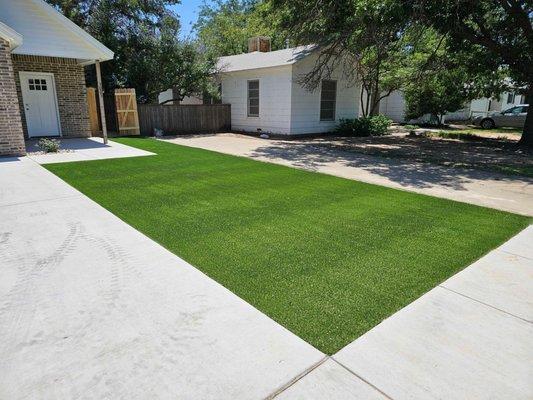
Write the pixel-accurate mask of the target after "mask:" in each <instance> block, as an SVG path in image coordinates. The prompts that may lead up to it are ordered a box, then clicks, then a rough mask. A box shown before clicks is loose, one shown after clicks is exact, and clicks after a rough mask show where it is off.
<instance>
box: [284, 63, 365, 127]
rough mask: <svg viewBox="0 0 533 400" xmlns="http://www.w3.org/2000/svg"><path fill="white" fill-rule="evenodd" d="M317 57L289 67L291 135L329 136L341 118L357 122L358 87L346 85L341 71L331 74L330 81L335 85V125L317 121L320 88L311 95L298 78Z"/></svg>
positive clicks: (331, 122)
mask: <svg viewBox="0 0 533 400" xmlns="http://www.w3.org/2000/svg"><path fill="white" fill-rule="evenodd" d="M316 57H317V56H308V57H306V58H305V59H303V60H302V61H299V62H298V63H296V64H294V65H293V67H292V85H291V86H292V102H291V104H292V105H291V134H294V135H299V134H312V133H325V132H331V131H332V130H333V129H334V128H335V126H336V125H337V124H338V122H339V120H340V119H341V118H357V116H358V113H359V108H358V104H359V102H358V98H359V87H355V86H352V85H350V84H349V82H348V80H347V79H346V78H345V77H344V76H343V74H342V73H341V71H334V72H333V73H332V76H331V79H333V80H336V81H337V102H336V107H335V121H320V88H317V89H316V90H315V91H313V92H310V91H308V90H307V89H305V88H304V87H302V86H301V85H300V84H299V83H298V82H297V80H298V78H299V77H301V76H302V75H305V74H306V73H307V72H309V71H310V70H311V69H312V68H313V65H314V63H315V60H316Z"/></svg>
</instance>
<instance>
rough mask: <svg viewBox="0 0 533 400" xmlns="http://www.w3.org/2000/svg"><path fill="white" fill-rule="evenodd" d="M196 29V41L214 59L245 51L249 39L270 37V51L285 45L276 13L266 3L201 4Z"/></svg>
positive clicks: (226, 1) (237, 0)
mask: <svg viewBox="0 0 533 400" xmlns="http://www.w3.org/2000/svg"><path fill="white" fill-rule="evenodd" d="M194 28H195V30H196V32H197V36H198V42H199V43H200V44H201V46H203V47H204V48H205V49H206V50H207V52H208V53H209V54H211V55H213V56H216V57H220V56H228V55H234V54H241V53H245V52H247V51H248V39H249V38H251V37H254V36H269V37H270V38H271V39H272V50H279V49H281V48H283V47H284V46H285V39H286V36H285V35H284V33H283V32H282V31H281V29H280V28H279V14H278V12H277V10H276V9H275V8H274V7H273V6H272V4H271V3H270V2H268V1H260V0H217V1H216V2H215V3H214V4H207V3H206V4H204V5H203V6H202V8H201V10H200V15H199V18H198V21H197V23H196V24H195V27H194Z"/></svg>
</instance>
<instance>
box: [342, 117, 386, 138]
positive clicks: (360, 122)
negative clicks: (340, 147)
mask: <svg viewBox="0 0 533 400" xmlns="http://www.w3.org/2000/svg"><path fill="white" fill-rule="evenodd" d="M391 123H392V121H391V120H390V119H389V118H387V117H386V116H384V115H375V116H373V117H361V118H355V119H341V120H340V123H339V124H338V125H337V127H336V128H335V132H336V133H337V134H339V135H346V136H382V135H387V134H388V128H389V126H390V125H391Z"/></svg>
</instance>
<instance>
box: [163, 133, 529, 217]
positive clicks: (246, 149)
mask: <svg viewBox="0 0 533 400" xmlns="http://www.w3.org/2000/svg"><path fill="white" fill-rule="evenodd" d="M164 140H166V141H169V142H172V143H176V144H181V145H184V146H191V147H198V148H202V149H206V150H213V151H218V152H221V153H226V154H233V155H237V156H245V157H249V158H253V159H256V160H261V161H267V162H272V163H276V164H282V165H288V166H292V167H296V168H302V169H306V170H311V171H317V172H322V173H325V174H330V175H335V176H339V177H342V178H348V179H353V180H357V181H361V182H368V183H373V184H376V185H382V186H388V187H392V188H395V189H402V190H408V191H412V192H417V193H422V194H428V195H431V196H436V197H443V198H446V199H451V200H457V201H462V202H465V203H471V204H476V205H480V206H485V207H491V208H496V209H499V210H503V211H510V212H514V213H517V214H523V215H528V216H533V179H530V178H525V177H517V176H507V175H502V174H498V173H491V172H485V171H479V170H469V169H460V168H451V167H444V166H440V165H434V164H430V163H419V162H418V163H417V162H409V161H405V160H399V159H392V158H385V157H374V156H369V155H364V154H360V153H354V152H349V151H343V150H339V149H338V148H335V147H334V146H328V145H327V143H326V140H325V139H322V140H321V141H320V143H318V142H317V143H314V142H312V141H309V140H306V141H303V140H302V141H299V140H290V141H287V140H285V141H284V140H265V139H260V138H256V137H251V136H245V135H238V134H217V135H198V136H188V137H187V136H185V137H177V138H174V139H164Z"/></svg>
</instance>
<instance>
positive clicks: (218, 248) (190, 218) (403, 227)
mask: <svg viewBox="0 0 533 400" xmlns="http://www.w3.org/2000/svg"><path fill="white" fill-rule="evenodd" d="M117 141H118V142H121V143H124V144H128V145H131V146H135V147H138V148H141V149H145V150H148V151H152V152H155V153H157V154H158V155H157V156H152V157H139V158H125V159H116V160H101V161H90V162H78V163H69V164H52V165H48V166H47V168H48V169H49V170H50V171H52V172H54V173H55V174H57V175H58V176H60V177H61V178H63V179H64V180H65V181H67V182H68V183H70V184H71V185H73V186H74V187H76V188H78V189H79V190H81V191H82V192H83V193H85V194H86V195H88V196H89V197H91V198H92V199H94V200H96V201H97V202H98V203H100V204H101V205H103V206H104V207H105V208H107V209H109V210H110V211H112V212H113V213H114V214H116V215H117V216H118V217H120V218H121V219H123V220H124V221H126V222H127V223H129V224H130V225H132V226H133V227H135V228H137V229H138V230H140V231H141V232H143V233H145V234H146V235H148V236H149V237H151V238H153V239H154V240H155V241H157V242H159V243H161V244H162V245H163V246H165V247H166V248H168V249H169V250H171V251H172V252H174V253H175V254H177V255H179V256H180V257H182V258H184V259H185V260H187V261H188V262H190V263H191V264H193V265H194V266H196V267H197V268H199V269H200V270H202V271H204V272H205V273H206V274H208V275H209V276H211V277H212V278H214V279H215V280H217V281H218V282H220V283H221V284H222V285H224V286H226V287H227V288H229V289H230V290H232V291H233V292H234V293H236V294H237V295H239V296H240V297H242V298H243V299H245V300H246V301H248V302H250V303H251V304H253V305H254V306H255V307H257V308H258V309H260V310H261V311H263V312H265V313H266V314H267V315H269V316H270V317H272V318H273V319H275V320H276V321H278V322H279V323H281V324H282V325H284V326H285V327H287V328H288V329H290V330H291V331H292V332H294V333H296V334H297V335H299V336H300V337H302V338H303V339H305V340H307V341H308V342H309V343H311V344H313V345H314V346H316V347H317V348H318V349H320V350H322V351H324V352H326V353H329V354H332V353H334V352H336V351H337V350H339V349H340V348H341V347H343V346H344V345H346V344H348V343H349V342H351V341H352V340H354V339H355V338H357V337H358V336H360V335H361V334H363V333H364V332H366V331H368V330H369V329H370V328H372V327H373V326H375V325H376V324H378V323H379V322H380V321H382V320H383V319H384V318H386V317H388V316H389V315H391V314H392V313H394V312H395V311H397V310H399V309H400V308H402V307H404V306H405V305H407V304H409V303H410V302H412V301H413V300H415V299H416V298H418V297H419V296H420V295H422V294H423V293H424V292H426V291H428V290H430V289H431V288H433V287H434V286H435V285H437V284H438V283H440V282H442V281H443V280H444V279H446V278H447V277H449V276H450V275H452V274H454V273H455V272H457V271H459V270H461V269H462V268H464V267H465V266H467V265H468V264H470V263H471V262H473V261H474V260H476V259H477V258H479V257H480V256H482V255H483V254H485V253H486V252H488V251H489V250H491V249H493V248H494V247H496V246H497V245H499V244H500V243H502V242H503V241H504V240H506V239H508V238H509V237H511V236H512V235H513V234H515V233H517V232H518V231H520V230H521V229H522V228H524V227H525V226H526V225H527V224H528V218H525V217H521V216H518V215H513V214H509V213H505V212H500V211H495V210H490V209H486V208H481V207H476V206H472V205H467V204H463V203H458V202H453V201H448V200H443V199H438V198H433V197H428V196H422V195H418V194H414V193H408V192H404V191H398V190H393V189H388V188H385V187H381V186H375V185H369V184H365V183H360V182H355V181H350V180H345V179H341V178H336V177H333V176H329V175H323V174H317V173H312V172H306V171H302V170H297V169H292V168H288V167H283V166H279V165H273V164H267V163H262V162H256V161H253V160H249V159H245V158H240V157H233V156H228V155H223V154H218V153H214V152H209V151H205V150H200V149H193V148H187V147H182V146H177V145H173V144H169V143H164V142H160V141H156V140H151V139H130V138H122V139H117Z"/></svg>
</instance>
